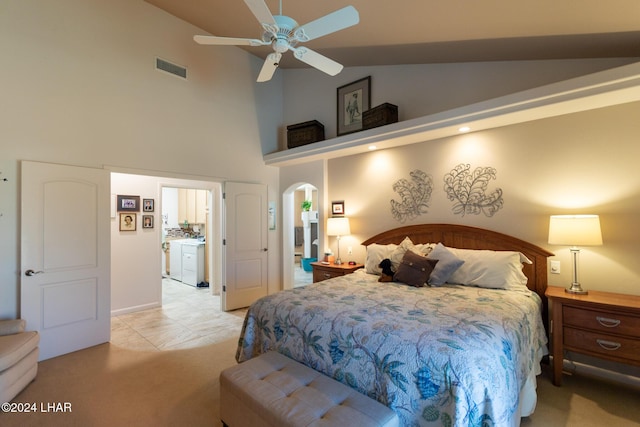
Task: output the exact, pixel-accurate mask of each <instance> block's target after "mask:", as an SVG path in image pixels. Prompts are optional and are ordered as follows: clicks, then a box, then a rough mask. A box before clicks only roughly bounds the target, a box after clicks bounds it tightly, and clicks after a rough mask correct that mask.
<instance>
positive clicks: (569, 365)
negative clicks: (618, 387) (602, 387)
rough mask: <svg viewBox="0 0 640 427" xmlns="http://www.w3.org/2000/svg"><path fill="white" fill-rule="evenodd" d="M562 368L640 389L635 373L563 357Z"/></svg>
mask: <svg viewBox="0 0 640 427" xmlns="http://www.w3.org/2000/svg"><path fill="white" fill-rule="evenodd" d="M550 359H551V360H553V356H550ZM562 369H563V372H566V373H568V374H584V375H588V376H592V377H597V378H601V379H605V380H608V381H612V382H615V383H619V384H624V385H627V386H630V387H634V388H637V389H640V378H639V377H635V376H633V375H627V374H623V373H621V372H616V371H612V370H609V369H604V368H599V367H597V366H593V365H588V364H586V363H581V362H575V361H573V360H567V359H563V363H562Z"/></svg>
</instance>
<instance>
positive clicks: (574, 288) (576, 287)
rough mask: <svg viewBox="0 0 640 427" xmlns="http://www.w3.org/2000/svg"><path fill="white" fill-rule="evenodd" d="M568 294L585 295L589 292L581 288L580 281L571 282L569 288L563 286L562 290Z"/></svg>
mask: <svg viewBox="0 0 640 427" xmlns="http://www.w3.org/2000/svg"><path fill="white" fill-rule="evenodd" d="M564 291H565V292H566V293H568V294H574V295H587V294H588V293H589V292H588V291H585V290H584V289H582V286H580V283H572V284H571V287H570V288H565V290H564Z"/></svg>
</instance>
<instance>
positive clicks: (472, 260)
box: [447, 248, 532, 289]
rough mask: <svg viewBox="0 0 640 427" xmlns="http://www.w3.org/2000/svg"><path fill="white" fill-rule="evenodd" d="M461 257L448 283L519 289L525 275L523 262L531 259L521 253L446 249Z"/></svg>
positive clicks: (524, 280) (523, 284)
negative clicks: (460, 261) (460, 262)
mask: <svg viewBox="0 0 640 427" xmlns="http://www.w3.org/2000/svg"><path fill="white" fill-rule="evenodd" d="M447 249H449V250H450V251H451V252H452V253H453V254H454V255H456V256H457V257H458V258H460V259H462V260H464V264H462V266H460V268H458V269H457V270H456V271H454V273H453V274H452V275H451V277H449V280H448V281H447V282H448V283H453V284H461V285H471V286H479V287H482V288H492V289H522V288H523V287H524V288H526V287H527V276H525V275H524V273H523V272H522V263H523V262H525V263H527V264H531V263H532V262H531V261H530V260H529V259H528V258H527V257H526V256H524V255H523V254H521V253H520V252H514V251H490V250H474V249H457V248H447Z"/></svg>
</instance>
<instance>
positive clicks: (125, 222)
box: [120, 213, 136, 231]
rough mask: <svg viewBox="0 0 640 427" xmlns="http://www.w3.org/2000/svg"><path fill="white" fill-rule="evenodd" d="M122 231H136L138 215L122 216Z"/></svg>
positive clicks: (123, 214)
mask: <svg viewBox="0 0 640 427" xmlns="http://www.w3.org/2000/svg"><path fill="white" fill-rule="evenodd" d="M120 231H136V214H134V213H121V214H120Z"/></svg>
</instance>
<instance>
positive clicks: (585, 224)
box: [549, 215, 602, 295]
mask: <svg viewBox="0 0 640 427" xmlns="http://www.w3.org/2000/svg"><path fill="white" fill-rule="evenodd" d="M549 244H550V245H570V246H571V249H570V250H571V255H572V257H573V280H572V282H571V287H570V288H568V289H565V292H568V293H572V294H579V295H585V294H587V291H585V290H584V289H582V286H581V285H580V282H579V281H578V258H579V255H580V249H578V246H598V245H601V244H602V232H601V231H600V217H599V216H598V215H551V218H550V219H549Z"/></svg>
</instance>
